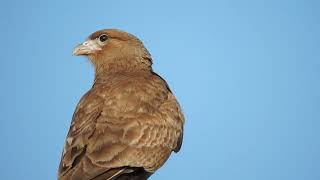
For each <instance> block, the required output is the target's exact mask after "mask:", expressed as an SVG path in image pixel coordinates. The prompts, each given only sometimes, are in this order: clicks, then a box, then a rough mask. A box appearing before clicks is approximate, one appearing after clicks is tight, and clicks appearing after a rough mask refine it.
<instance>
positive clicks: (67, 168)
mask: <svg viewBox="0 0 320 180" xmlns="http://www.w3.org/2000/svg"><path fill="white" fill-rule="evenodd" d="M114 31H116V32H115V33H119V34H120V35H122V33H124V32H121V31H118V30H104V31H101V32H100V33H98V34H100V35H101V34H102V33H104V34H112V33H114ZM119 34H117V35H118V36H119ZM125 35H127V34H125ZM129 35H130V34H129ZM110 36H111V37H112V35H110ZM130 36H132V35H130ZM98 37H99V36H98ZM91 39H96V37H95V38H91ZM134 41H137V40H136V39H134ZM139 42H140V41H137V43H139ZM111 43H112V42H110V43H109V44H108V45H109V52H111V54H112V50H110V49H111V47H112V46H111V45H112V44H111ZM123 43H130V42H127V40H126V41H124V42H123ZM115 44H117V43H116V42H115ZM118 45H119V44H118ZM138 45H139V46H140V47H139V48H144V47H143V46H141V44H138ZM105 46H106V45H104V46H103V47H105ZM134 46H136V45H134ZM124 47H126V45H123V46H117V47H116V48H118V49H120V51H117V50H113V51H114V52H113V53H114V55H116V54H117V53H118V52H121V54H119V56H118V55H117V56H115V57H113V58H110V57H109V58H103V57H105V56H104V55H101V54H100V55H99V54H98V53H99V52H95V53H96V54H92V55H91V57H90V55H89V58H90V59H91V60H92V61H93V64H94V65H95V69H96V75H95V81H94V85H93V87H92V88H91V89H90V90H89V91H88V92H87V93H86V94H85V95H84V96H83V97H82V99H81V100H80V102H79V104H78V106H77V108H76V111H75V113H74V115H73V119H72V124H71V127H70V130H69V133H68V136H67V139H66V142H65V146H64V150H63V154H62V159H61V163H60V167H59V172H58V179H59V180H100V179H101V180H107V179H112V180H116V179H117V180H121V179H123V180H125V179H132V180H134V179H136V180H143V179H147V178H148V177H149V176H150V175H151V174H152V173H153V172H155V171H156V170H157V169H159V168H160V167H161V166H162V165H163V164H164V163H165V161H166V160H167V159H168V157H169V156H170V154H171V152H172V151H178V150H179V149H180V146H181V142H182V135H183V123H184V118H183V114H182V113H181V109H180V106H179V104H178V102H177V100H176V99H175V97H174V96H173V94H172V92H171V91H170V89H169V87H168V85H167V83H166V82H165V81H164V80H163V79H162V78H161V77H160V76H158V75H157V74H155V73H154V72H153V71H152V68H151V63H150V62H151V57H150V55H149V53H148V52H147V51H146V50H145V49H142V50H141V52H138V54H137V55H136V56H134V55H133V56H132V57H131V58H130V56H131V55H132V54H131V55H128V56H127V55H125V53H126V51H125V49H126V48H124ZM112 48H113V47H112ZM129 48H131V47H129ZM101 49H102V50H101V51H103V48H101ZM130 50H131V49H130ZM105 51H106V50H105ZM136 51H137V50H136ZM106 52H107V51H106ZM116 60H118V61H116ZM97 61H104V62H97ZM131 61H132V62H133V63H130V62H131ZM139 61H141V63H142V64H141V65H140V64H139ZM143 61H145V62H143ZM148 63H150V64H148ZM130 64H131V65H130Z"/></svg>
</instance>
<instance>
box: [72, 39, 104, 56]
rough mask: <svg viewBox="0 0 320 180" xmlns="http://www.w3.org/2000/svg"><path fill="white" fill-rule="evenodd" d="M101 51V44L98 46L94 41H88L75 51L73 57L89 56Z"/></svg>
mask: <svg viewBox="0 0 320 180" xmlns="http://www.w3.org/2000/svg"><path fill="white" fill-rule="evenodd" d="M99 50H101V47H100V46H99V44H97V42H96V41H94V40H87V41H85V42H84V43H82V44H80V45H78V46H77V47H76V48H74V50H73V55H75V56H80V55H89V54H92V53H95V52H97V51H99Z"/></svg>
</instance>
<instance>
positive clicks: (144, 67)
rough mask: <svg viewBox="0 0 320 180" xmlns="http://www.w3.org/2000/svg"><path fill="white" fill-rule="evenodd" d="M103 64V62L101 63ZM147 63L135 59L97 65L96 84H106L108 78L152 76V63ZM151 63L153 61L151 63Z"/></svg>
mask: <svg viewBox="0 0 320 180" xmlns="http://www.w3.org/2000/svg"><path fill="white" fill-rule="evenodd" d="M100 62H101V61H100ZM146 62H147V61H146V60H145V59H144V60H143V61H142V60H139V59H137V60H133V59H130V60H128V59H114V60H112V61H109V62H108V63H106V61H105V63H103V64H99V63H95V62H93V65H94V67H95V80H94V81H95V83H97V82H100V83H101V82H106V81H108V78H112V77H115V76H131V75H139V74H150V73H151V72H152V67H151V63H150V64H148V63H146ZM150 62H151V61H150Z"/></svg>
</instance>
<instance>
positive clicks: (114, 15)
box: [0, 0, 320, 180]
mask: <svg viewBox="0 0 320 180" xmlns="http://www.w3.org/2000/svg"><path fill="white" fill-rule="evenodd" d="M319 9H320V3H319V1H316V0H314V1H312V0H300V1H298V0H269V1H265V0H264V1H260V0H243V1H238V0H222V1H209V0H208V1H205V0H197V1H193V2H191V1H169V0H162V1H150V0H149V1H148V0H145V1H139V0H135V1H123V0H119V1H106V0H104V1H103V0H99V1H98V0H97V1H80V0H67V1H66V0H64V1H63V0H55V1H42V0H38V1H36V0H28V1H17V0H10V1H9V0H2V1H1V2H0V19H1V21H0V27H1V33H0V41H1V42H0V52H1V60H0V62H1V64H0V80H1V88H0V99H1V101H0V112H1V116H0V119H1V126H0V136H1V149H0V159H1V163H0V171H1V173H0V179H2V180H20V179H26V180H44V179H48V180H54V179H56V170H57V167H58V163H59V161H60V154H61V151H62V146H63V143H64V139H65V136H66V133H67V130H68V128H69V125H70V121H71V116H72V114H73V111H74V109H75V106H76V104H77V102H78V100H79V98H80V97H81V96H82V95H83V94H84V93H85V92H86V91H87V90H88V89H89V88H90V87H91V84H92V80H93V69H92V67H91V65H90V63H88V61H87V60H86V59H85V58H83V57H73V56H72V49H73V47H74V46H75V45H76V44H77V43H80V42H82V41H83V40H84V39H85V38H86V37H87V36H88V35H89V34H90V33H92V32H94V31H96V30H98V29H103V28H120V29H123V30H125V31H128V32H131V33H133V34H135V35H136V36H138V37H139V38H141V39H142V40H143V41H144V43H145V45H146V47H147V48H148V49H149V51H150V52H151V54H152V55H153V59H154V69H155V71H156V72H158V73H159V74H160V75H162V76H163V77H164V78H165V79H166V80H167V81H168V83H169V84H170V86H171V88H172V90H173V91H174V92H175V94H176V96H177V97H178V99H179V101H180V103H181V105H182V107H183V110H184V112H185V115H186V125H185V139H184V144H183V147H182V150H181V152H180V153H179V154H177V155H176V154H174V155H173V156H172V157H171V158H170V160H169V161H168V162H167V164H166V165H165V166H164V167H163V168H161V169H160V170H159V171H158V172H157V173H156V174H155V175H154V176H152V178H151V179H152V180H164V179H168V180H170V179H190V180H194V179H200V180H214V179H217V180H319V179H320V84H319V83H320V11H319Z"/></svg>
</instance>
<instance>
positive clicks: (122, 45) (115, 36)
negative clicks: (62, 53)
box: [73, 29, 152, 71]
mask: <svg viewBox="0 0 320 180" xmlns="http://www.w3.org/2000/svg"><path fill="white" fill-rule="evenodd" d="M73 54H74V55H76V56H79V55H84V56H88V57H89V59H90V60H91V61H92V63H93V64H94V66H95V69H96V71H120V70H141V69H144V70H150V69H151V65H152V59H151V56H150V54H149V52H148V50H147V49H146V48H145V47H144V45H143V43H142V42H141V41H140V40H139V39H138V38H136V37H135V36H133V35H132V34H129V33H126V32H124V31H120V30H117V29H105V30H100V31H97V32H95V33H93V34H91V35H90V36H89V37H88V39H87V40H86V41H85V42H83V43H82V44H80V45H78V46H77V47H76V48H75V49H74V51H73Z"/></svg>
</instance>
